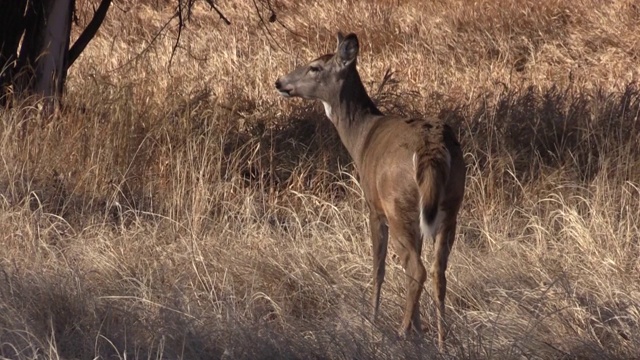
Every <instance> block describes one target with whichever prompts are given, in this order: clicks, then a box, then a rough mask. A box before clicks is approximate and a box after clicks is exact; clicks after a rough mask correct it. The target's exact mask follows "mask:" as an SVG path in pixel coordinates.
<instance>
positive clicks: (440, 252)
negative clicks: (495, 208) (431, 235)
mask: <svg viewBox="0 0 640 360" xmlns="http://www.w3.org/2000/svg"><path fill="white" fill-rule="evenodd" d="M455 237H456V218H455V216H454V217H453V218H452V219H446V220H445V222H444V223H443V224H442V227H441V229H440V230H439V231H438V233H437V235H436V239H435V240H436V241H435V249H434V250H435V251H434V259H433V264H432V265H431V279H432V281H433V290H434V294H435V301H436V312H437V323H438V346H439V348H440V350H441V351H443V349H444V342H445V337H446V335H445V333H446V329H445V296H446V293H447V278H446V275H445V273H446V271H447V264H448V262H449V254H450V253H451V249H452V247H453V242H454V240H455Z"/></svg>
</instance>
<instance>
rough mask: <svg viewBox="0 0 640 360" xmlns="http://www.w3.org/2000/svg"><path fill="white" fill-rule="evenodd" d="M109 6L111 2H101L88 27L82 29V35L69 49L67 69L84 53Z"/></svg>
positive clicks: (104, 0)
mask: <svg viewBox="0 0 640 360" xmlns="http://www.w3.org/2000/svg"><path fill="white" fill-rule="evenodd" d="M110 5H111V0H102V1H101V2H100V5H99V6H98V9H97V10H96V11H95V13H94V14H93V18H92V19H91V21H90V22H89V25H87V27H86V28H85V29H84V31H83V32H82V34H80V36H79V37H78V40H76V42H75V43H74V44H73V46H72V47H71V49H69V53H68V56H69V59H68V64H67V68H70V67H71V65H72V64H73V63H74V61H76V59H77V58H78V56H80V54H81V53H82V52H83V51H84V49H85V48H86V47H87V45H88V44H89V42H90V41H91V40H92V39H93V37H94V36H96V33H97V32H98V29H100V26H101V25H102V22H103V21H104V18H105V17H106V16H107V12H108V11H109V6H110Z"/></svg>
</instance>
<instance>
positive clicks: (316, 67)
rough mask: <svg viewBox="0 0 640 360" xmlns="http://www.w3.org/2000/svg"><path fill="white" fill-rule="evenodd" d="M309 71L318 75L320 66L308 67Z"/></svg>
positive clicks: (320, 69)
mask: <svg viewBox="0 0 640 360" xmlns="http://www.w3.org/2000/svg"><path fill="white" fill-rule="evenodd" d="M309 71H310V72H312V73H318V72H320V71H322V68H321V67H320V66H309Z"/></svg>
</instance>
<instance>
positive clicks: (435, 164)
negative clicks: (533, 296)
mask: <svg viewBox="0 0 640 360" xmlns="http://www.w3.org/2000/svg"><path fill="white" fill-rule="evenodd" d="M358 48H359V44H358V40H357V37H356V36H355V35H354V34H349V35H347V36H346V37H342V36H341V35H339V36H338V49H337V51H336V54H335V55H325V56H322V57H319V58H317V59H315V60H313V61H311V62H310V63H309V64H307V65H304V66H301V67H299V68H297V69H296V70H294V71H293V72H291V73H290V74H287V75H285V76H282V77H281V78H279V79H278V81H276V88H277V89H278V90H279V91H280V92H281V93H282V94H283V95H284V96H299V97H304V98H307V99H319V100H321V101H322V102H323V103H324V104H325V109H326V111H327V116H328V117H329V119H330V120H331V122H332V123H333V124H334V125H335V127H336V129H337V131H338V134H339V135H340V139H341V140H342V143H343V144H344V146H345V147H346V148H347V150H348V151H349V154H350V155H351V157H352V158H353V161H354V162H355V164H356V167H357V169H358V173H359V174H360V185H361V187H362V190H363V192H364V196H365V199H366V200H367V203H368V205H369V211H370V216H369V224H370V230H371V241H372V245H373V246H372V255H373V277H374V288H373V294H372V306H373V316H374V319H375V317H376V316H377V313H378V308H379V305H380V292H381V287H382V283H383V281H384V276H385V259H386V255H387V245H388V240H389V239H391V241H392V244H393V245H394V248H395V252H396V253H397V254H398V256H399V258H400V262H401V264H402V267H403V268H404V270H405V273H406V275H407V280H406V281H407V295H406V304H405V309H404V317H403V320H402V324H401V325H400V333H401V334H402V335H403V336H405V335H407V334H408V333H409V331H410V330H411V329H414V330H415V331H417V332H421V331H422V326H421V323H420V305H419V301H420V295H421V294H422V290H423V285H424V282H425V281H426V278H427V271H426V268H425V267H424V265H423V263H422V260H421V253H422V244H423V242H424V239H425V238H429V237H430V236H431V234H421V224H420V217H421V216H420V212H421V211H422V212H423V216H426V218H427V219H426V220H429V221H432V220H435V218H437V217H438V216H440V220H442V222H441V223H440V225H439V226H437V227H435V228H434V230H435V231H434V233H435V239H432V240H433V241H434V245H435V246H434V247H435V249H434V250H435V251H434V255H435V256H434V261H433V264H432V266H431V271H430V272H431V277H432V280H433V287H434V293H435V294H436V303H437V312H438V314H437V318H438V322H437V323H438V342H439V346H440V347H441V348H443V347H444V339H445V329H444V300H445V294H446V277H445V271H446V268H447V262H448V258H449V254H450V252H451V248H452V246H453V242H454V239H455V230H456V218H457V214H458V210H459V209H460V205H461V203H462V198H463V195H464V186H465V176H466V175H465V172H466V169H465V165H464V160H463V156H462V150H461V148H460V144H459V143H458V142H457V140H456V138H455V135H454V133H453V130H452V129H451V128H450V127H449V126H447V125H446V124H443V123H441V122H440V121H439V120H434V119H403V118H400V117H395V116H385V115H383V114H382V113H381V112H380V111H379V110H378V109H377V107H376V106H375V105H374V103H373V101H371V99H370V98H369V95H368V94H367V92H366V90H365V88H364V86H363V84H362V81H361V80H360V75H359V74H358V71H357V69H356V58H357V54H358ZM414 154H415V161H414ZM420 199H422V200H420ZM427 222H428V221H427ZM435 225H437V223H434V226H435Z"/></svg>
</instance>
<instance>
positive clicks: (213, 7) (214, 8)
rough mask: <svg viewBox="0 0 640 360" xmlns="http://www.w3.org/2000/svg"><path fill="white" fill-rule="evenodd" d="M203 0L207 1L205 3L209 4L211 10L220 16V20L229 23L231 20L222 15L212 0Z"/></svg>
mask: <svg viewBox="0 0 640 360" xmlns="http://www.w3.org/2000/svg"><path fill="white" fill-rule="evenodd" d="M205 1H206V2H207V4H209V5H210V6H211V8H212V9H213V10H215V12H217V13H218V15H219V16H220V19H222V21H224V23H225V24H227V25H231V21H229V19H227V17H226V16H224V14H223V13H222V12H221V11H220V10H219V9H218V7H216V4H214V3H213V0H205Z"/></svg>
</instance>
